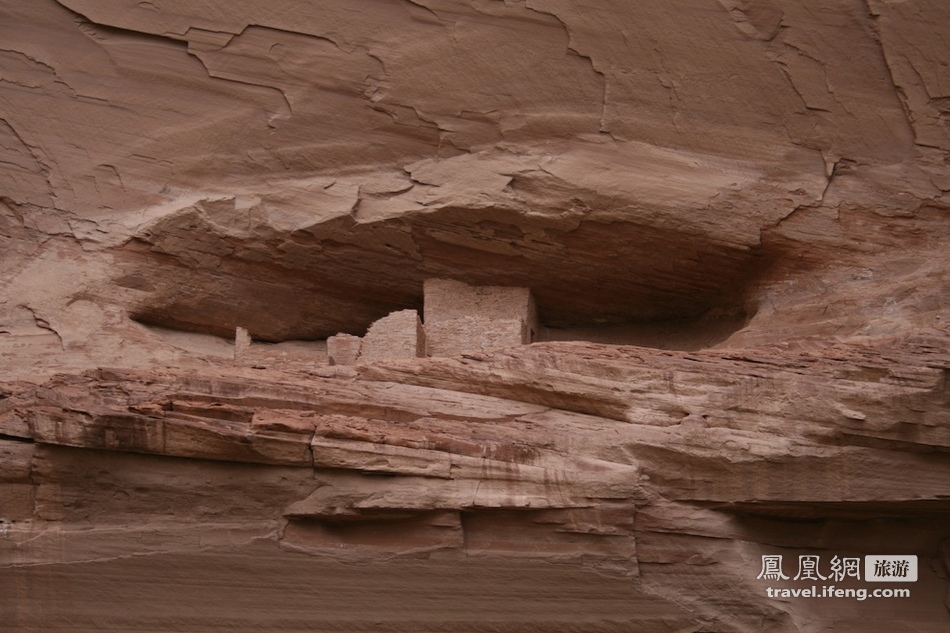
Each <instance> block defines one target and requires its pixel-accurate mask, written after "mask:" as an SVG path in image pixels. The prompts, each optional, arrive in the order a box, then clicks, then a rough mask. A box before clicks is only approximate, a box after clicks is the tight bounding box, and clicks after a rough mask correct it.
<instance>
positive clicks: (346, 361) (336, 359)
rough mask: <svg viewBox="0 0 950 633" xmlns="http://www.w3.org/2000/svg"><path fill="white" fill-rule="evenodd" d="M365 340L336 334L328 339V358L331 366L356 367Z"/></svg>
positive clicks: (350, 335)
mask: <svg viewBox="0 0 950 633" xmlns="http://www.w3.org/2000/svg"><path fill="white" fill-rule="evenodd" d="M362 343H363V339H361V338H360V337H359V336H353V335H352V334H336V335H334V336H331V337H329V338H328V339H327V356H329V358H330V364H331V365H355V364H356V361H357V360H358V359H359V356H360V348H361V347H362Z"/></svg>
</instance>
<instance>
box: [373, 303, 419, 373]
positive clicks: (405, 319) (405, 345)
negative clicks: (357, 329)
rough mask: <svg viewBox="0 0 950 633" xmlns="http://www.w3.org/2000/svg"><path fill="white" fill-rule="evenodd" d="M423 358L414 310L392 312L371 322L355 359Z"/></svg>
mask: <svg viewBox="0 0 950 633" xmlns="http://www.w3.org/2000/svg"><path fill="white" fill-rule="evenodd" d="M425 355H426V333H425V332H424V331H423V329H422V322H421V321H420V320H419V313H418V312H416V311H415V310H401V311H399V312H393V313H391V314H390V315H389V316H385V317H383V318H382V319H379V320H378V321H376V322H375V323H373V324H372V325H371V326H370V328H369V330H368V331H367V332H366V336H364V337H363V344H362V349H361V350H360V355H359V360H360V362H363V363H370V362H373V361H377V360H391V359H398V358H419V357H423V356H425Z"/></svg>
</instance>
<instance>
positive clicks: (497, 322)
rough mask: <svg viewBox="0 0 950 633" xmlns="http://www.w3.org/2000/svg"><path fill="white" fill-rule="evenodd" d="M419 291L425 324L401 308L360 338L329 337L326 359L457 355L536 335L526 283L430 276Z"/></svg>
mask: <svg viewBox="0 0 950 633" xmlns="http://www.w3.org/2000/svg"><path fill="white" fill-rule="evenodd" d="M423 292H424V314H425V323H424V324H423V322H422V321H421V320H420V319H419V315H418V313H417V312H416V311H415V310H401V311H399V312H393V313H391V314H389V315H388V316H386V317H383V318H382V319H379V320H378V321H376V322H375V323H373V325H371V326H370V328H369V330H368V331H367V332H366V336H365V337H363V338H362V339H361V338H360V337H358V336H353V335H351V334H337V335H336V336H331V337H330V338H328V339H327V354H328V355H329V357H330V364H332V365H354V364H356V363H357V362H373V361H377V360H391V359H399V358H420V357H425V356H457V355H459V354H471V353H477V352H484V351H489V350H493V349H498V348H501V347H510V346H514V345H526V344H528V343H530V342H531V341H533V340H534V339H535V338H536V335H537V330H538V315H537V308H536V307H535V303H534V298H533V297H532V296H531V291H530V290H529V289H528V288H510V287H505V286H470V285H468V284H465V283H462V282H459V281H453V280H450V279H429V280H427V281H426V282H425V285H424V288H423Z"/></svg>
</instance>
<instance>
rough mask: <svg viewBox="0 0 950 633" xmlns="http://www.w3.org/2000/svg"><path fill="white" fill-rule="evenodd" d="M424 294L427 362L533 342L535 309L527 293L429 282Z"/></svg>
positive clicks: (526, 290)
mask: <svg viewBox="0 0 950 633" xmlns="http://www.w3.org/2000/svg"><path fill="white" fill-rule="evenodd" d="M423 289H424V297H425V298H424V301H425V304H424V305H425V313H424V314H425V327H426V336H427V337H428V342H429V356H457V355H459V354H467V353H474V352H484V351H488V350H492V349H497V348H500V347H509V346H512V345H526V344H528V343H530V342H531V341H532V340H534V338H535V337H536V333H537V330H538V315H537V308H536V307H535V304H534V298H533V297H532V296H531V291H530V290H529V289H528V288H510V287H505V286H469V285H468V284H464V283H462V282H459V281H453V280H451V279H428V280H426V282H425V285H424V287H423Z"/></svg>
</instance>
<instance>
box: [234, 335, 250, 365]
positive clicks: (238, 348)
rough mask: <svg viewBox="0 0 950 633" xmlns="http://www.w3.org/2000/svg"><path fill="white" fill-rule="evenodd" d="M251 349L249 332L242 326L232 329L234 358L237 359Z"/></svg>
mask: <svg viewBox="0 0 950 633" xmlns="http://www.w3.org/2000/svg"><path fill="white" fill-rule="evenodd" d="M250 351H251V334H250V332H248V331H247V330H246V329H244V328H242V327H237V328H235V330H234V359H235V360H239V359H241V358H244V357H245V356H247V353H248V352H250Z"/></svg>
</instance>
